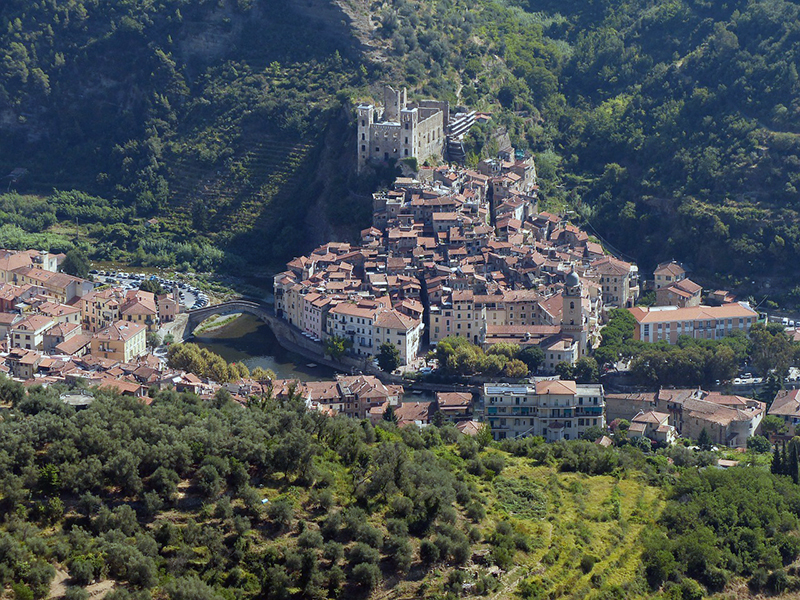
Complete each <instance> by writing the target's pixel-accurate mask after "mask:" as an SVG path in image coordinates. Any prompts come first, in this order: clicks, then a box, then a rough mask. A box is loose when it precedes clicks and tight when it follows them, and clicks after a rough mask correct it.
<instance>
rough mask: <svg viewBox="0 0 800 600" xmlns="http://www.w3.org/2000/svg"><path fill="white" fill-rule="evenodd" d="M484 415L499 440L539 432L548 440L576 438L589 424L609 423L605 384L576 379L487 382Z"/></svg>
mask: <svg viewBox="0 0 800 600" xmlns="http://www.w3.org/2000/svg"><path fill="white" fill-rule="evenodd" d="M481 405H482V406H481V410H482V418H483V420H484V421H486V422H488V423H489V425H490V426H491V428H492V435H493V436H494V439H496V440H502V439H505V438H516V437H525V436H529V435H539V436H542V437H543V438H544V439H546V440H547V441H548V442H555V441H557V440H574V439H577V438H578V437H580V435H581V434H582V433H583V432H585V431H586V430H587V429H588V428H589V427H594V426H597V427H605V424H606V422H605V410H604V409H605V402H604V399H603V386H601V385H586V384H577V383H575V382H574V381H561V380H545V381H537V382H536V383H526V384H507V383H496V384H491V383H487V384H485V385H484V386H483V395H482V402H481Z"/></svg>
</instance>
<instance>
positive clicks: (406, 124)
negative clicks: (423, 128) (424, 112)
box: [400, 108, 419, 158]
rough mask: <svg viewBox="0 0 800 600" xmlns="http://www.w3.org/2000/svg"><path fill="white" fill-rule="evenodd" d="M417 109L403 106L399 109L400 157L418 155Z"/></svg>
mask: <svg viewBox="0 0 800 600" xmlns="http://www.w3.org/2000/svg"><path fill="white" fill-rule="evenodd" d="M418 122H419V111H418V110H417V109H416V108H404V109H403V110H401V111H400V147H401V148H402V152H401V153H400V154H401V157H402V158H406V157H408V156H418V152H419V143H418V142H419V140H418V139H417V123H418Z"/></svg>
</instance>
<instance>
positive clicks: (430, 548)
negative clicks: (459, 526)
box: [419, 540, 439, 568]
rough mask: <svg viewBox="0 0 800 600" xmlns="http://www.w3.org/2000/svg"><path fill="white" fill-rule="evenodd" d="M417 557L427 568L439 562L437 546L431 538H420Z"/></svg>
mask: <svg viewBox="0 0 800 600" xmlns="http://www.w3.org/2000/svg"><path fill="white" fill-rule="evenodd" d="M419 559H420V560H421V561H422V564H423V565H424V566H425V567H428V568H430V567H431V566H433V565H434V564H436V563H437V562H439V548H438V546H437V545H436V544H434V543H433V542H432V541H431V540H422V542H420V544H419Z"/></svg>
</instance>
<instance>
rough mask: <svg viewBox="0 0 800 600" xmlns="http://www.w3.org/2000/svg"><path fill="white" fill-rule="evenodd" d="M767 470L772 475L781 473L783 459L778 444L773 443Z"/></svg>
mask: <svg viewBox="0 0 800 600" xmlns="http://www.w3.org/2000/svg"><path fill="white" fill-rule="evenodd" d="M769 470H770V472H771V473H772V474H773V475H780V474H781V473H783V461H782V460H781V451H780V449H779V448H778V444H775V448H774V449H773V451H772V466H771V467H770V469H769Z"/></svg>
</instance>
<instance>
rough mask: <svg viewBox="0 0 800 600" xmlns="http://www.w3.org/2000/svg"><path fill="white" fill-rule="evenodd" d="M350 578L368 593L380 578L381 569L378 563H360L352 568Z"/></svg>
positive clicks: (376, 585)
mask: <svg viewBox="0 0 800 600" xmlns="http://www.w3.org/2000/svg"><path fill="white" fill-rule="evenodd" d="M351 579H352V581H353V583H355V584H356V585H357V586H359V587H361V588H362V589H363V590H364V592H365V593H370V592H371V591H372V590H374V589H375V588H376V587H378V583H379V582H380V580H381V570H380V569H379V568H378V565H375V564H370V563H361V564H359V565H356V567H355V568H354V569H353V572H352V576H351Z"/></svg>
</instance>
